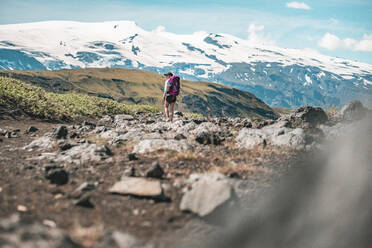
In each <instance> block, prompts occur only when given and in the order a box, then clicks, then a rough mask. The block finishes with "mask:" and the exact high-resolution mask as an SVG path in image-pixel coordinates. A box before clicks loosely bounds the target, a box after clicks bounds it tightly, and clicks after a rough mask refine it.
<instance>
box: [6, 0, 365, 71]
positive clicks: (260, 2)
mask: <svg viewBox="0 0 372 248" xmlns="http://www.w3.org/2000/svg"><path fill="white" fill-rule="evenodd" d="M46 20H74V21H86V22H99V21H115V20H132V21H135V22H137V24H138V25H139V26H141V27H142V28H144V29H146V30H152V29H155V28H156V27H157V26H160V25H161V26H164V27H165V29H166V30H167V31H170V32H174V33H192V32H195V31H201V30H203V31H207V32H213V33H228V34H233V35H236V36H238V37H240V38H244V39H250V40H252V41H255V42H259V43H266V44H275V45H278V46H280V47H287V48H308V49H314V50H317V51H319V52H321V53H323V54H327V55H331V56H337V57H342V58H348V59H352V60H358V61H362V62H366V63H370V64H372V0H312V1H310V0H304V1H302V0H299V1H292V0H287V1H286V0H213V1H212V0H203V1H202V0H187V1H175V0H135V1H134V0H133V1H125V0H63V1H62V0H53V1H51V0H9V1H8V0H0V24H12V23H23V22H33V21H46ZM0 39H1V37H0Z"/></svg>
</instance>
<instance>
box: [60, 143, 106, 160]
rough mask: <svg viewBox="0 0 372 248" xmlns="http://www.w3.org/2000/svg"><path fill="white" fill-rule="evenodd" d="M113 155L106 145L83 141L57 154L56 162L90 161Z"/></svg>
mask: <svg viewBox="0 0 372 248" xmlns="http://www.w3.org/2000/svg"><path fill="white" fill-rule="evenodd" d="M111 155H112V152H111V150H110V149H109V148H108V147H107V146H106V145H96V144H89V143H83V144H80V145H77V146H74V147H72V148H71V149H69V150H67V151H65V152H64V153H60V154H57V156H56V157H55V158H54V160H55V161H56V162H69V163H75V164H81V163H85V162H88V161H102V160H105V159H107V158H108V157H109V156H111Z"/></svg>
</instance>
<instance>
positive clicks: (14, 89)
mask: <svg viewBox="0 0 372 248" xmlns="http://www.w3.org/2000/svg"><path fill="white" fill-rule="evenodd" d="M11 109H16V110H17V111H21V112H22V113H26V114H27V115H30V116H33V117H38V118H41V119H49V120H65V121H68V120H75V119H79V118H81V117H101V116H103V115H107V114H111V115H113V114H133V113H134V112H135V111H138V110H140V111H142V112H157V109H155V108H153V107H150V106H143V105H126V104H123V103H119V102H116V101H114V100H110V99H104V98H99V97H95V96H88V95H86V94H77V93H67V94H57V93H52V92H46V91H45V90H44V89H42V88H40V87H37V86H33V85H30V84H27V83H24V82H22V81H20V80H17V79H11V78H6V77H0V110H2V111H0V115H1V112H4V111H5V112H6V111H7V110H8V111H10V110H11Z"/></svg>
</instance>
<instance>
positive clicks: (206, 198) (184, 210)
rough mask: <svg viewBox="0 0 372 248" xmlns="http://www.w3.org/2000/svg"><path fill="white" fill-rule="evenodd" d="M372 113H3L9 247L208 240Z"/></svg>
mask: <svg viewBox="0 0 372 248" xmlns="http://www.w3.org/2000/svg"><path fill="white" fill-rule="evenodd" d="M368 114H370V113H369V112H368V110H366V109H365V108H363V106H361V104H360V103H358V102H352V103H350V104H348V105H346V106H345V107H344V108H343V109H342V110H341V112H340V113H335V114H334V115H332V116H329V115H327V114H326V113H325V112H324V111H323V110H322V109H321V108H313V107H302V108H300V109H297V110H295V111H294V112H293V113H291V114H289V115H287V116H283V117H281V118H279V119H278V120H275V121H274V120H251V119H243V118H215V119H204V118H199V119H187V118H186V117H183V115H182V113H177V114H176V118H175V120H174V122H173V123H170V122H164V121H163V117H162V116H161V114H145V113H136V115H134V116H131V115H116V116H105V117H103V118H102V119H100V120H85V121H83V122H79V123H51V122H45V121H41V120H35V119H31V118H27V117H14V116H13V117H9V116H6V115H3V116H2V119H1V120H0V175H1V181H0V209H1V211H0V218H1V220H0V246H1V247H3V246H4V247H175V246H177V247H178V246H184V247H197V246H198V243H199V242H200V240H203V239H206V238H207V237H208V235H214V234H216V233H218V232H219V231H221V230H222V227H223V226H224V224H225V223H226V222H227V220H231V218H232V217H231V216H232V214H233V213H234V212H235V211H236V209H243V210H244V211H249V210H250V208H254V207H255V205H254V203H255V201H256V200H257V199H258V198H259V197H261V196H262V195H264V192H265V191H266V190H269V189H270V188H272V187H275V185H276V183H277V182H278V181H280V179H281V178H282V176H283V175H284V174H287V173H290V172H291V168H293V167H295V166H301V163H302V161H306V160H307V158H308V157H309V156H311V155H312V153H313V152H315V151H317V150H319V149H322V146H323V145H324V144H325V143H326V142H327V141H329V140H332V139H333V138H334V137H337V136H339V135H340V134H342V133H344V132H345V131H346V130H347V129H348V128H349V127H350V126H352V125H353V121H356V120H358V119H361V118H363V117H364V116H365V115H368Z"/></svg>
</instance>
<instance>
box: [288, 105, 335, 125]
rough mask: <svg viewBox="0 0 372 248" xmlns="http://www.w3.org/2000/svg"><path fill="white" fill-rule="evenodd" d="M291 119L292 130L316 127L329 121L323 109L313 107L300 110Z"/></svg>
mask: <svg viewBox="0 0 372 248" xmlns="http://www.w3.org/2000/svg"><path fill="white" fill-rule="evenodd" d="M289 118H290V124H291V127H292V128H296V127H302V128H306V127H315V126H317V125H319V124H323V123H325V122H327V121H328V116H327V114H326V113H325V112H324V110H323V109H322V108H319V107H312V106H304V107H301V108H298V109H297V110H296V111H295V112H294V113H292V114H291V115H290V116H289Z"/></svg>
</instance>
